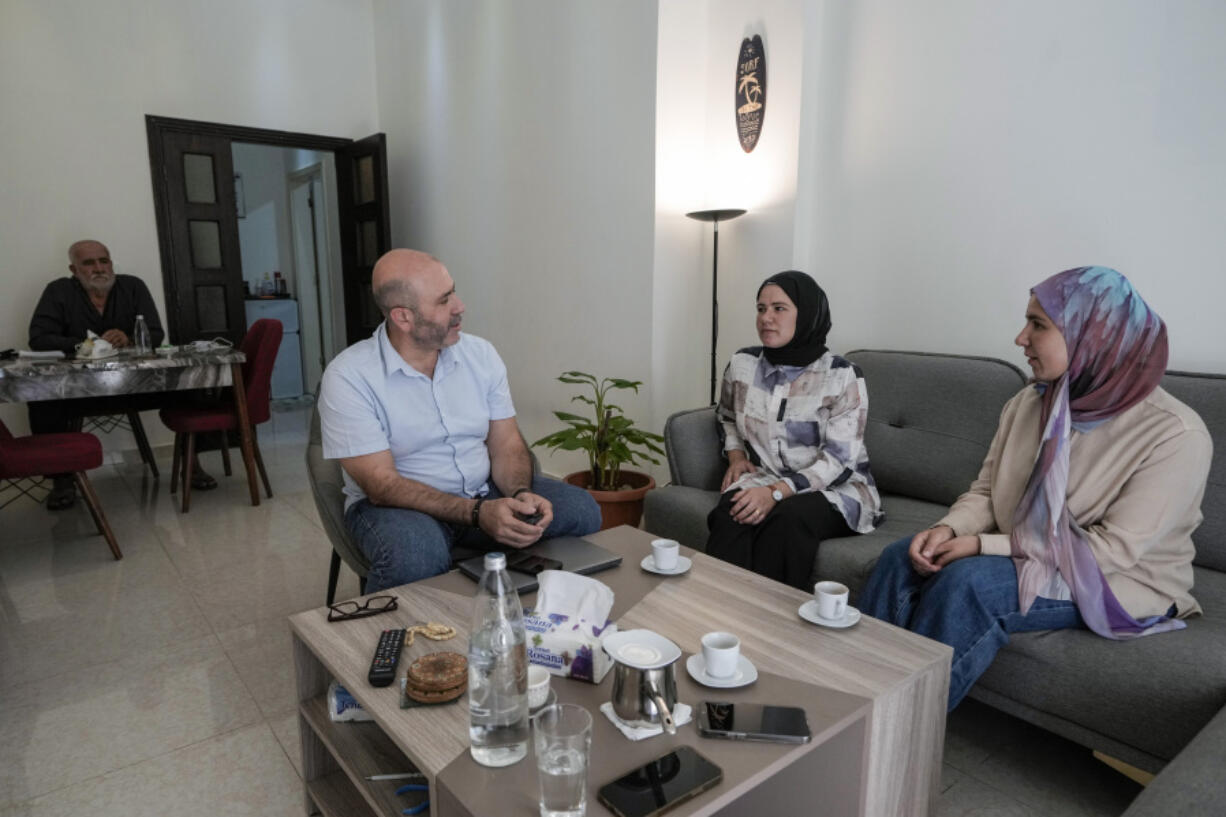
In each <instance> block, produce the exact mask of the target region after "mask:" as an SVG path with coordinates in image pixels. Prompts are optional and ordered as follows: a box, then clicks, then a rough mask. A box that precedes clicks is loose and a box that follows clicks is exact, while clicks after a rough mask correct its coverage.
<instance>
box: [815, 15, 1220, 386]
mask: <svg viewBox="0 0 1226 817" xmlns="http://www.w3.org/2000/svg"><path fill="white" fill-rule="evenodd" d="M809 15H810V17H811V18H812V19H813V20H816V21H820V24H819V25H812V26H810V27H808V29H807V30H806V35H805V48H806V51H807V52H808V53H809V54H810V55H811V56H812V57H813V59H811V60H810V61H809V63H807V64H806V67H805V92H804V98H805V106H806V116H805V119H804V121H805V131H804V133H803V137H802V142H801V145H802V147H801V167H802V171H803V172H802V175H801V179H800V185H801V192H800V194H799V199H800V201H801V203H802V206H801V207H800V208H798V218H803V219H804V221H803V222H801V223H799V225H798V233H800V232H806V233H808V235H807V236H806V239H805V241H803V242H801V241H798V244H797V246H798V258H800V259H802V260H801V261H800V262H799V263H801V264H802V265H804V266H807V267H808V268H809V269H810V270H812V271H814V272H815V273H817V275H818V276H819V280H821V281H822V283H823V284H824V285H825V286H826V287H827V290H828V291H829V293H830V298H831V303H832V307H833V311H834V326H835V329H834V333H833V334H832V338H833V339H834V340H835V341H836V342H834V343H832V346H834V347H835V348H841V349H850V348H855V347H858V346H872V347H879V348H881V347H885V348H908V349H924V350H936V351H952V352H963V353H975V354H987V355H994V356H997V357H1002V358H1005V359H1009V360H1012V361H1014V362H1016V363H1019V364H1020V363H1022V362H1023V361H1022V359H1021V357H1020V354H1019V352H1018V351H1017V349H1016V347H1014V346H1013V345H1012V338H1013V336H1014V335H1015V334H1016V332H1017V330H1018V329H1020V327H1021V315H1022V311H1023V309H1024V306H1025V302H1026V299H1027V290H1028V289H1029V287H1031V286H1033V285H1034V284H1036V283H1038V282H1039V281H1040V280H1042V279H1043V278H1045V277H1047V276H1048V275H1050V274H1052V273H1055V272H1058V271H1060V270H1063V269H1066V268H1068V267H1074V266H1081V265H1087V264H1101V265H1105V266H1111V267H1115V268H1116V269H1118V270H1120V271H1121V272H1123V273H1124V274H1125V275H1127V276H1128V277H1129V278H1130V279H1131V280H1132V281H1133V283H1134V284H1135V285H1136V286H1137V287H1138V289H1139V290H1140V291H1141V293H1142V295H1143V296H1144V297H1145V298H1146V300H1147V301H1149V303H1150V304H1151V305H1153V306H1154V307H1155V308H1156V309H1157V310H1158V312H1159V313H1160V314H1161V315H1162V316H1163V317H1164V318H1165V320H1166V322H1167V324H1168V328H1169V332H1170V339H1171V365H1172V367H1174V368H1186V369H1195V370H1201V371H1217V372H1223V371H1226V354H1224V346H1226V330H1224V329H1223V322H1222V321H1221V319H1220V318H1219V317H1218V316H1217V314H1216V312H1217V310H1218V306H1219V305H1220V304H1222V303H1224V302H1226V274H1224V273H1226V246H1224V245H1226V220H1224V218H1223V216H1224V214H1226V150H1224V149H1223V142H1222V136H1223V134H1224V133H1226V49H1223V48H1222V43H1223V42H1226V4H1223V3H1221V2H1216V0H1168V1H1167V2H1162V3H1154V2H1148V0H1079V2H1076V3H1068V2H1059V1H1058V0H1039V1H1038V2H1036V1H1035V0H1009V1H1008V2H993V3H983V2H978V1H977V0H946V2H942V3H923V4H909V3H897V2H890V0H857V2H854V3H846V2H840V0H826V2H819V3H816V4H814V8H813V9H811V10H810V11H809Z"/></svg>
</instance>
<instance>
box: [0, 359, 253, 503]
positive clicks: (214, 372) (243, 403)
mask: <svg viewBox="0 0 1226 817" xmlns="http://www.w3.org/2000/svg"><path fill="white" fill-rule="evenodd" d="M117 352H118V353H117V354H115V355H114V356H112V357H107V358H101V359H93V358H84V359H78V358H61V359H52V360H48V359H40V358H16V359H13V360H5V361H0V403H30V402H34V401H38V400H72V399H79V398H86V397H107V396H117V395H126V394H135V393H138V392H162V391H181V390H184V389H208V388H214V387H222V386H233V387H234V388H233V389H232V393H233V395H234V397H233V399H234V409H235V412H236V414H237V415H238V429H239V438H240V445H241V449H242V454H243V465H244V467H245V468H246V469H247V485H248V487H249V488H250V491H251V504H252V505H259V504H260V493H259V488H258V487H257V480H256V478H255V456H254V450H253V448H252V444H251V422H250V419H249V416H248V412H247V394H246V390H245V389H244V387H243V363H244V362H245V361H246V359H247V358H246V356H245V355H244V354H243V353H242V352H241V351H240V350H238V349H232V348H225V349H212V350H208V351H195V350H191V349H185V348H179V349H177V350H176V351H175V352H173V353H162V352H159V353H156V354H147V355H138V354H136V352H135V351H134V350H130V349H120V350H117Z"/></svg>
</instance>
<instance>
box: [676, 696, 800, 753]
mask: <svg viewBox="0 0 1226 817" xmlns="http://www.w3.org/2000/svg"><path fill="white" fill-rule="evenodd" d="M698 734H700V735H702V736H703V737H706V738H725V739H727V740H757V741H765V742H767V743H808V742H809V737H810V735H809V722H808V720H807V719H806V718H805V711H804V710H803V709H801V708H800V707H797V706H768V705H765V704H748V703H735V704H734V703H728V702H725V701H703V704H702V706H701V707H699V709H698Z"/></svg>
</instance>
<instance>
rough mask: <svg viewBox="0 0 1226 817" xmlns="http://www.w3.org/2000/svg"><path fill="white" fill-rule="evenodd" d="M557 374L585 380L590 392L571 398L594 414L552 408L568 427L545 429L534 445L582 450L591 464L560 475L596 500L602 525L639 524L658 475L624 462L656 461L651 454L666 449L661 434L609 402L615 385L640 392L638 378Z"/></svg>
mask: <svg viewBox="0 0 1226 817" xmlns="http://www.w3.org/2000/svg"><path fill="white" fill-rule="evenodd" d="M558 380H560V381H562V382H563V383H572V384H574V385H578V386H586V387H588V388H590V389H591V390H592V392H593V393H594V397H588V396H587V395H586V394H577V395H575V396H574V397H572V398H571V402H575V401H576V400H577V401H579V402H581V403H587V404H588V405H589V406H591V407H592V416H593V417H594V418H595V421H594V422H593V420H592V419H590V418H588V417H581V416H579V415H578V414H571V413H569V412H565V411H555V412H554V416H555V417H557V418H558V419H559V420H561V421H562V422H564V423H566V425H567V428H564V429H562V430H561V431H555V432H554V433H552V434H549V435H546V436H544V437H542V438H540V439H539V440H537V441H536V442H534V443H533V444H532V445H533V447H536V446H538V445H543V446H545V447H547V448H552V449H555V450H557V449H561V450H563V451H586V452H587V457H588V463H589V466H590V467H589V468H588V470H586V471H576V472H574V473H573V474H567V475H566V476H565V477H563V478H562V479H563V480H564V481H565V482H568V483H570V484H571V485H577V486H579V487H580V488H585V489H587V491H588V493H590V494H591V495H592V497H593V498H594V499H595V500H596V502H597V504H598V505H600V516H601V529H602V530H603V529H604V528H612V527H615V526H617V525H632V526H634V527H637V526H638V524H639V520H640V519H641V518H642V516H643V497H644V496H646V494H647V492H648V491H650V490H651V489H652V488H654V487H656V481H655V480H654V479H652V478H651V475H650V474H643V473H640V472H638V471H628V470H624V469H623V468H622V466H623V465H637V464H639V463H641V462H643V461H647V462H653V463H656V464H659V462H660V461H659V460H658V459H656V458H655V457H654V456H652V454H653V453H655V454H660V455H663V454H664V450H663V449H662V448H660V446H659V445H657V443H662V442H664V438H663V437H661V436H660V435H659V434H654V433H652V432H650V431H643V430H642V429H640V428H635V426H634V421H633V420H631V419H630V418H629V417H627V416H626V415H625V414H624V413H623V412H622V408H621V406H617V405H614V404H613V403H610V402H608V393H609V392H610V391H612V390H614V389H633V390H634V391H635V392H638V390H639V386H641V385H642V381H640V380H622V379H620V378H616V377H606V378H602V379H600V380H597V379H596V378H595V377H594V376H592V375H590V374H587V373H586V372H563V373H562V374H561V376H560V377H558Z"/></svg>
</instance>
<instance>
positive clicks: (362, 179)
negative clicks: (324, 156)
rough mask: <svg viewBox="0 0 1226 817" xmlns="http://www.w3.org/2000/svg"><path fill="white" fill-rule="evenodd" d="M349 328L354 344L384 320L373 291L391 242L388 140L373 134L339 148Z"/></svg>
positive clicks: (338, 178) (338, 182)
mask: <svg viewBox="0 0 1226 817" xmlns="http://www.w3.org/2000/svg"><path fill="white" fill-rule="evenodd" d="M336 190H337V198H338V199H339V202H338V206H339V208H340V214H339V215H340V225H341V268H342V275H343V281H344V290H345V332H346V339H347V342H348V343H349V344H353V343H356V342H357V341H359V340H361V339H363V338H367V337H370V335H371V333H372V332H374V331H375V328H376V327H378V325H379V323H380V322H381V321H382V320H383V315H382V314H380V312H379V308H378V307H377V306H375V300H374V297H373V296H372V294H371V291H370V277H371V271H372V270H373V269H374V266H375V261H377V260H378V259H379V256H381V255H383V253H385V252H387V250H388V249H389V248H390V246H391V227H390V225H391V219H390V216H389V208H388V194H387V138H386V137H385V136H384V135H383V134H382V133H376V134H374V135H373V136H367V137H366V138H365V139H360V140H358V141H356V142H354V143H353V144H351V145H348V146H346V147H343V148H338V149H337V150H336Z"/></svg>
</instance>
